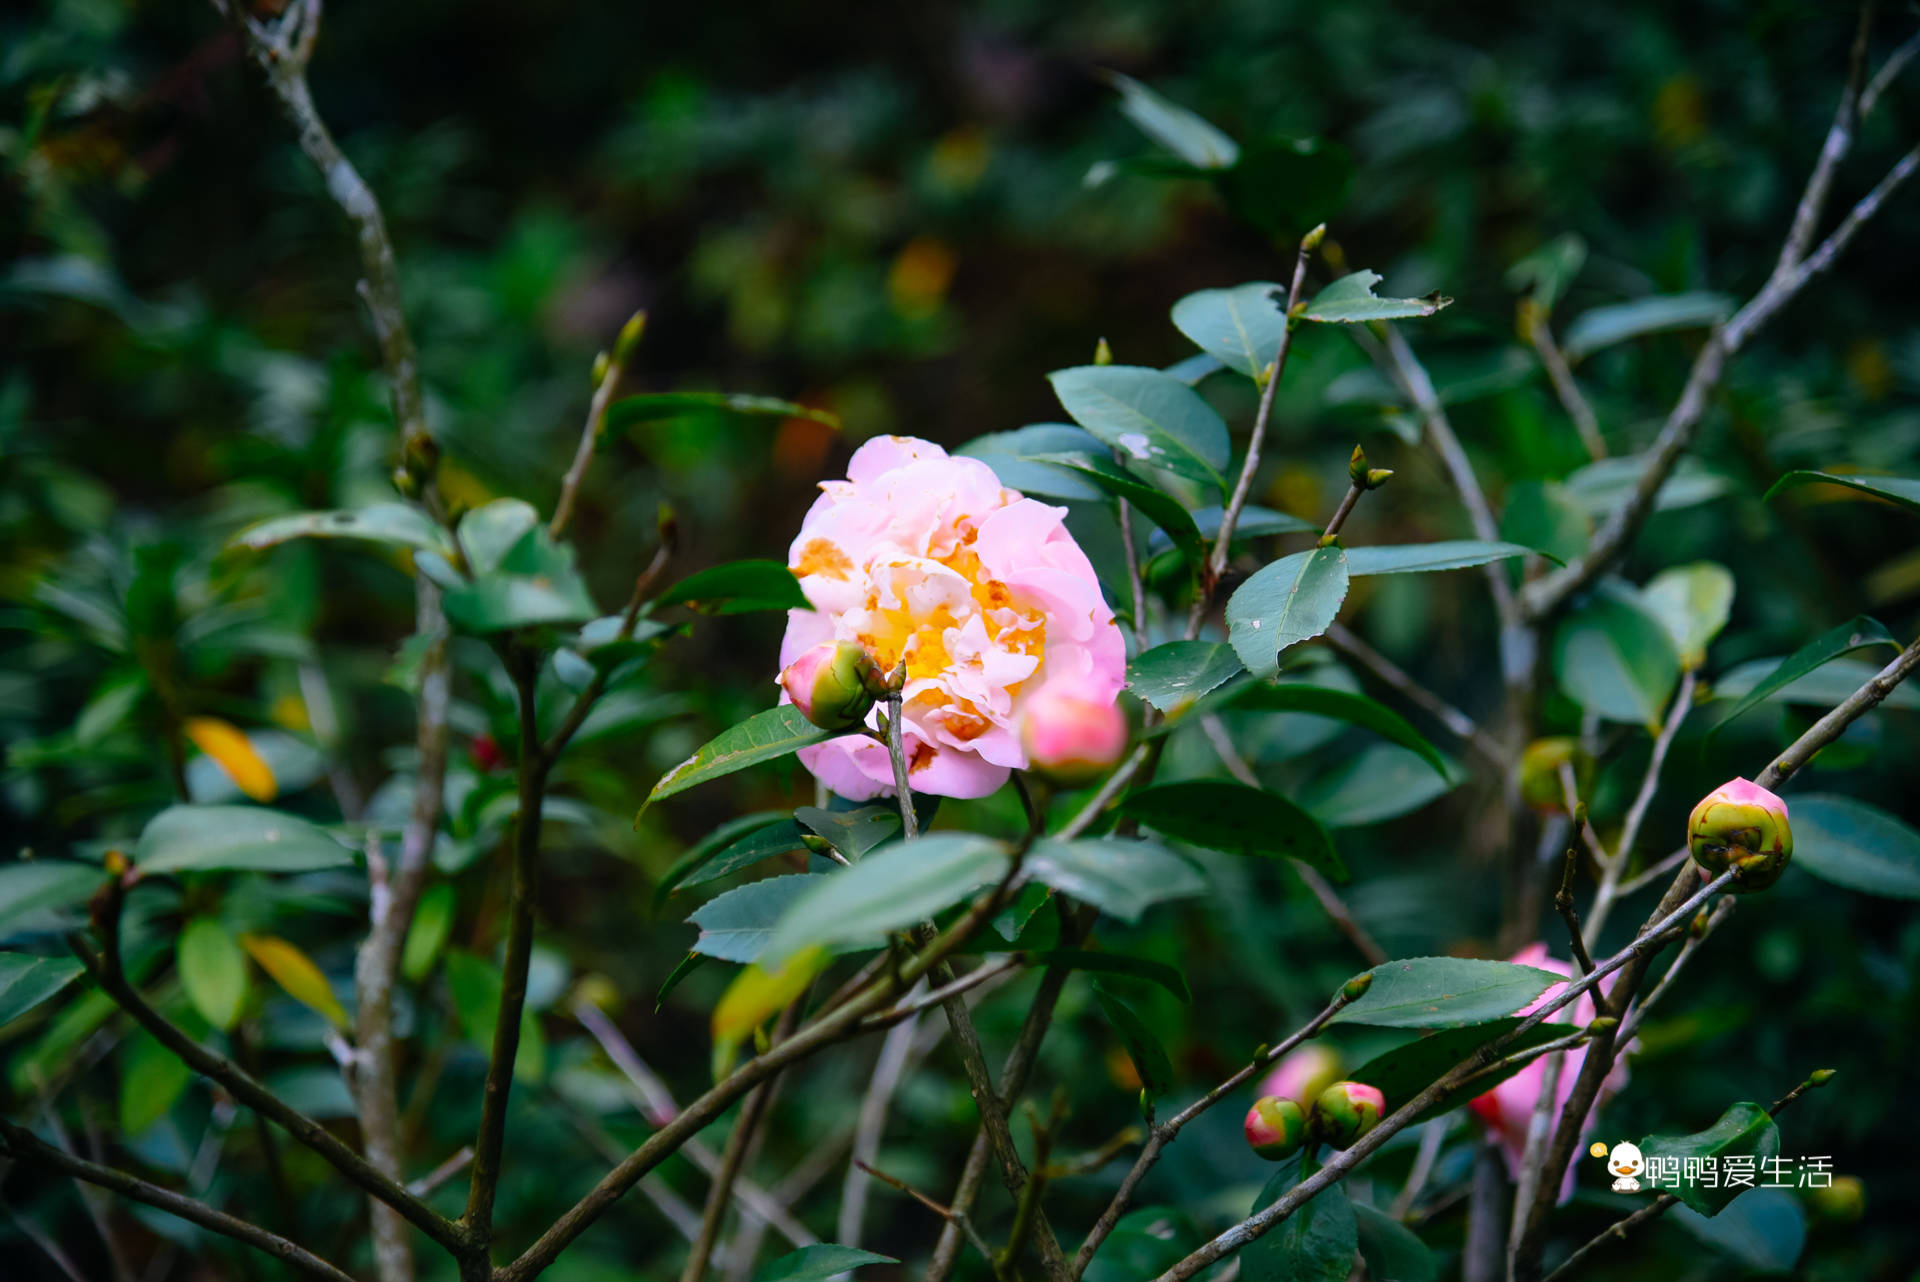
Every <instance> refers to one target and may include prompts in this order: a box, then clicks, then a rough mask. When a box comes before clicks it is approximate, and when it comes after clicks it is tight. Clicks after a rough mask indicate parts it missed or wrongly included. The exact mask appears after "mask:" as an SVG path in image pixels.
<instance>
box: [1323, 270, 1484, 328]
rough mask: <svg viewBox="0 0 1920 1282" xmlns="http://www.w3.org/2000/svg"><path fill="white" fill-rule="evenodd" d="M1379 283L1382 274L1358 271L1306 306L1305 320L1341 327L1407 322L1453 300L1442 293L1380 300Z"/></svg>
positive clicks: (1427, 314)
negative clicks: (1366, 323) (1388, 321)
mask: <svg viewBox="0 0 1920 1282" xmlns="http://www.w3.org/2000/svg"><path fill="white" fill-rule="evenodd" d="M1379 283H1380V273H1379V272H1370V271H1357V272H1353V273H1352V274H1350V275H1347V276H1342V277H1341V278H1340V279H1339V280H1336V281H1335V282H1333V284H1331V285H1329V286H1327V287H1326V288H1325V289H1323V290H1321V291H1320V292H1319V293H1318V294H1316V295H1315V296H1314V298H1313V301H1312V302H1310V303H1308V304H1307V310H1306V318H1307V319H1308V320H1310V321H1326V322H1332V323H1337V324H1342V325H1357V324H1363V323H1365V322H1367V321H1384V320H1405V319H1411V318H1417V317H1421V316H1431V315H1433V314H1434V313H1435V312H1437V311H1439V310H1440V309H1441V308H1442V307H1445V306H1446V305H1447V304H1449V303H1451V302H1452V301H1453V300H1452V299H1451V298H1446V297H1443V296H1442V295H1440V294H1428V295H1427V296H1426V297H1425V298H1380V297H1378V296H1376V295H1375V294H1374V292H1373V287H1374V286H1375V285H1378V284H1379Z"/></svg>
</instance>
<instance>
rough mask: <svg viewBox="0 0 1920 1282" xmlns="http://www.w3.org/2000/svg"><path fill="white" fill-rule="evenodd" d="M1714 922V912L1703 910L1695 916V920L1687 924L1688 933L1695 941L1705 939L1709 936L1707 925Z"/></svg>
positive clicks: (1708, 909)
mask: <svg viewBox="0 0 1920 1282" xmlns="http://www.w3.org/2000/svg"><path fill="white" fill-rule="evenodd" d="M1712 920H1713V910H1712V909H1710V908H1702V909H1701V910H1700V911H1699V912H1697V913H1695V914H1694V915H1693V920H1692V921H1690V922H1688V923H1687V933H1688V934H1689V935H1691V936H1693V937H1694V938H1695V939H1704V938H1705V937H1706V934H1707V923H1708V922H1710V921H1712Z"/></svg>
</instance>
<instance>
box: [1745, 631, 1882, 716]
mask: <svg viewBox="0 0 1920 1282" xmlns="http://www.w3.org/2000/svg"><path fill="white" fill-rule="evenodd" d="M1873 645H1888V646H1892V647H1893V648H1894V649H1896V650H1897V649H1899V648H1900V643H1899V642H1898V641H1895V640H1894V639H1893V635H1892V634H1891V633H1889V632H1888V631H1887V630H1886V628H1885V627H1883V626H1882V625H1881V624H1880V622H1879V620H1877V619H1870V618H1868V617H1867V616H1866V615H1864V614H1861V615H1855V616H1854V617H1853V618H1852V619H1850V620H1848V621H1847V622H1846V623H1843V624H1841V625H1840V626H1839V627H1837V628H1831V629H1829V630H1828V631H1826V632H1823V633H1821V634H1820V635H1819V636H1817V637H1815V638H1814V639H1813V640H1811V641H1809V642H1807V644H1805V645H1803V646H1801V647H1800V648H1799V649H1798V650H1795V651H1794V652H1793V653H1792V654H1790V655H1788V656H1787V657H1786V658H1785V659H1783V660H1781V661H1780V666H1779V667H1777V668H1775V669H1774V670H1773V671H1772V672H1771V673H1769V674H1768V675H1767V677H1766V678H1765V679H1764V680H1762V681H1759V682H1757V683H1755V684H1754V686H1753V688H1752V689H1750V690H1748V691H1747V692H1746V694H1745V695H1743V696H1742V697H1741V699H1740V702H1738V703H1736V704H1734V705H1733V711H1731V712H1729V713H1728V714H1727V715H1726V716H1724V717H1722V718H1720V720H1719V721H1718V722H1716V723H1715V724H1714V727H1713V729H1714V732H1715V733H1718V732H1719V731H1720V729H1721V728H1722V727H1724V726H1725V725H1726V724H1727V723H1728V722H1729V721H1732V720H1733V719H1734V718H1735V717H1737V716H1739V715H1740V714H1741V713H1743V712H1746V711H1747V710H1748V709H1750V708H1752V707H1753V706H1754V705H1755V704H1757V703H1761V702H1764V701H1765V700H1767V699H1768V698H1771V697H1772V696H1773V695H1775V694H1777V693H1779V692H1780V691H1782V690H1785V689H1786V688H1787V687H1788V686H1791V685H1793V684H1794V683H1795V682H1797V681H1799V680H1800V679H1801V678H1802V677H1805V676H1806V675H1807V674H1808V673H1810V672H1812V671H1814V670H1815V669H1816V668H1820V667H1824V666H1825V665H1827V664H1829V663H1831V662H1833V661H1834V660H1835V659H1837V658H1839V657H1840V656H1841V655H1843V654H1848V653H1851V652H1852V651H1854V650H1859V649H1863V648H1865V647H1867V646H1873ZM1728 675H1729V676H1731V675H1732V674H1731V673H1730V674H1728ZM1854 684H1855V687H1856V688H1857V687H1858V686H1859V683H1858V682H1855V683H1854ZM1898 689H1899V687H1895V690H1896V691H1897V690H1898ZM1719 691H1720V693H1722V694H1727V693H1731V691H1730V690H1729V688H1728V685H1727V678H1725V677H1723V678H1722V679H1721V681H1720V682H1719ZM1843 697H1844V696H1843ZM1821 702H1825V700H1821Z"/></svg>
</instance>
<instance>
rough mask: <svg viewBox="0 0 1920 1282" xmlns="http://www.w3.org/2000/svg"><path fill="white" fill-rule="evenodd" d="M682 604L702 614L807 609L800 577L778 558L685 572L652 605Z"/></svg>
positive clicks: (661, 606) (732, 563) (737, 562)
mask: <svg viewBox="0 0 1920 1282" xmlns="http://www.w3.org/2000/svg"><path fill="white" fill-rule="evenodd" d="M671 605H684V606H687V607H688V608H689V609H693V610H698V611H700V612H702V613H705V614H745V613H747V612H748V611H750V610H811V609H812V608H813V607H812V606H811V605H809V604H808V603H807V597H806V594H805V593H804V592H802V591H801V590H800V580H798V579H796V578H794V577H793V571H791V570H789V569H787V567H786V566H785V565H784V564H783V563H781V562H779V561H733V562H730V563H729V564H727V565H714V566H709V567H708V568H706V569H704V570H701V571H699V572H697V573H694V574H689V575H688V576H687V577H686V578H684V579H682V580H680V581H679V582H678V583H676V584H674V585H673V586H672V587H670V588H668V589H667V590H666V591H665V592H664V593H662V594H661V596H660V599H659V600H658V601H656V602H655V603H654V606H655V608H656V609H665V608H666V607H668V606H671Z"/></svg>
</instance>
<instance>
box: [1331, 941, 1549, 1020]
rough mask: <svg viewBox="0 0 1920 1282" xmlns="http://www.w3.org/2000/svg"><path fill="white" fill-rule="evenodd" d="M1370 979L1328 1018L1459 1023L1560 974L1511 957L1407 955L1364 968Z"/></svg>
mask: <svg viewBox="0 0 1920 1282" xmlns="http://www.w3.org/2000/svg"><path fill="white" fill-rule="evenodd" d="M1367 973H1368V974H1370V975H1372V976H1373V984H1372V986H1371V987H1369V988H1368V989H1367V991H1366V993H1365V994H1364V995H1363V996H1362V997H1361V998H1360V1000H1359V1001H1357V1002H1353V1003H1351V1004H1350V1005H1347V1006H1345V1007H1342V1008H1341V1010H1340V1013H1339V1014H1337V1015H1335V1016H1334V1017H1333V1022H1334V1023H1348V1024H1371V1025H1374V1026H1376V1027H1380V1028H1464V1027H1466V1026H1467V1025H1469V1024H1485V1023H1487V1022H1489V1021H1490V1020H1496V1019H1499V1018H1501V1017H1502V1016H1506V1015H1511V1014H1513V1013H1514V1012H1515V1011H1517V1010H1520V1009H1521V1008H1522V1007H1525V1006H1527V1005H1529V1004H1531V1003H1532V1002H1533V1001H1534V999H1535V998H1537V997H1539V996H1540V994H1542V993H1544V992H1546V991H1547V990H1548V989H1549V988H1552V987H1553V986H1554V985H1555V984H1564V983H1566V982H1567V977H1566V976H1565V975H1556V974H1554V973H1553V972H1552V971H1546V970H1540V969H1539V968H1537V967H1534V966H1518V965H1515V964H1514V963H1512V962H1499V961H1480V960H1476V959H1474V958H1468V957H1409V958H1407V959H1405V960H1403V961H1391V962H1386V963H1385V964H1383V965H1379V966H1375V967H1374V968H1373V969H1372V970H1371V971H1369V972H1367Z"/></svg>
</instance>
